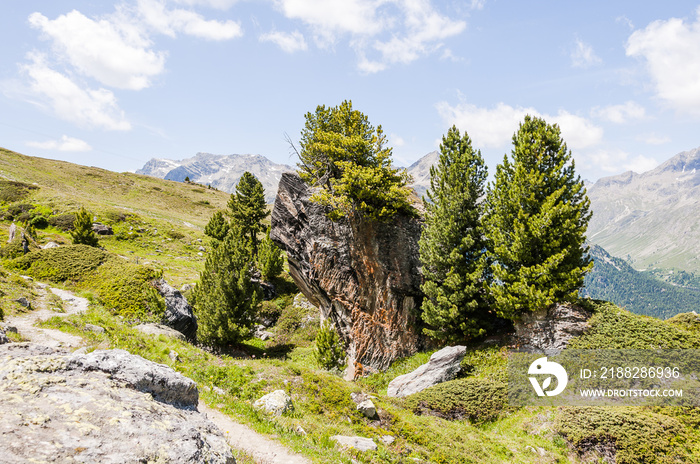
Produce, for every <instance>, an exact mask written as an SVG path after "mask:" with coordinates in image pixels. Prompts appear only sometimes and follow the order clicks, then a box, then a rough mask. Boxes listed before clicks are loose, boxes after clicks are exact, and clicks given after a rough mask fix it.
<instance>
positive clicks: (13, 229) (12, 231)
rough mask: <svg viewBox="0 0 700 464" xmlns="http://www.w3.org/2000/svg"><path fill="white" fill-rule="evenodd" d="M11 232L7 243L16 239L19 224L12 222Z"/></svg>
mask: <svg viewBox="0 0 700 464" xmlns="http://www.w3.org/2000/svg"><path fill="white" fill-rule="evenodd" d="M9 234H10V237H9V238H8V239H7V243H12V241H13V240H14V239H15V235H17V225H16V224H15V223H14V222H13V223H12V224H10V230H9Z"/></svg>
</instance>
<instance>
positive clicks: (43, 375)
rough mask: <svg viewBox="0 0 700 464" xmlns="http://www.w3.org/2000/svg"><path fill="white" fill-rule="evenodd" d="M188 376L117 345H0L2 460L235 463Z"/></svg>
mask: <svg viewBox="0 0 700 464" xmlns="http://www.w3.org/2000/svg"><path fill="white" fill-rule="evenodd" d="M197 396H198V395H197V388H196V386H195V384H194V382H192V380H190V379H188V378H186V377H184V376H182V375H180V374H178V373H176V372H175V371H173V370H172V369H170V368H169V367H167V366H164V365H160V364H155V363H152V362H150V361H147V360H145V359H143V358H141V357H139V356H134V355H131V354H129V353H127V352H125V351H122V350H110V351H95V352H93V353H89V354H71V355H69V354H66V353H64V352H60V351H56V350H55V349H53V348H49V347H46V346H41V345H35V344H31V343H8V344H5V345H2V346H0V409H1V410H3V411H6V412H7V414H3V419H2V421H0V449H2V456H1V457H0V461H2V462H28V461H27V459H29V458H31V459H32V462H82V463H108V462H115V463H116V462H169V463H182V464H185V463H187V464H191V463H195V462H196V463H209V464H235V460H234V458H233V455H232V453H231V449H230V447H229V446H228V444H227V443H226V440H225V438H224V437H223V434H222V433H221V431H220V430H219V429H218V428H216V426H215V425H214V424H213V423H211V422H210V421H209V420H207V419H206V418H205V417H204V416H203V415H201V414H200V413H198V412H197V410H196V409H195V408H196V405H197Z"/></svg>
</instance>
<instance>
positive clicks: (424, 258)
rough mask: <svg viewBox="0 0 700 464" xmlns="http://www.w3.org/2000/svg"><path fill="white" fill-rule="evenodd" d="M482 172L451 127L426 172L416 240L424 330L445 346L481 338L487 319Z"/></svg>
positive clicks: (481, 163)
mask: <svg viewBox="0 0 700 464" xmlns="http://www.w3.org/2000/svg"><path fill="white" fill-rule="evenodd" d="M486 177H487V168H486V166H485V164H484V160H483V158H482V157H481V152H480V151H478V150H474V149H473V148H472V143H471V140H470V138H469V136H468V135H467V133H466V132H465V133H464V135H463V136H460V133H459V130H458V129H457V128H456V127H455V126H452V128H450V129H449V130H448V131H447V135H446V136H443V137H442V144H441V145H440V155H439V158H438V162H437V164H436V165H434V166H432V167H431V168H430V188H429V189H428V192H427V196H428V199H429V200H430V201H426V202H425V207H426V215H425V227H424V228H423V233H422V235H421V238H420V242H419V245H420V260H421V263H422V265H423V276H424V279H425V280H424V283H423V285H422V287H421V288H422V290H423V292H424V293H425V299H424V300H423V307H422V309H423V314H422V317H423V321H424V322H425V323H426V324H427V325H428V328H425V329H424V331H425V333H426V334H428V335H429V336H431V337H433V338H437V339H441V340H446V341H449V342H460V341H465V340H470V339H473V338H476V337H479V336H483V335H485V334H486V331H487V329H488V328H489V321H490V320H491V319H493V314H492V313H491V312H490V300H489V297H488V283H487V272H486V271H487V268H488V267H487V264H486V242H485V239H484V236H483V230H482V227H481V217H482V211H483V207H482V205H481V204H480V200H482V197H483V195H484V188H485V183H486Z"/></svg>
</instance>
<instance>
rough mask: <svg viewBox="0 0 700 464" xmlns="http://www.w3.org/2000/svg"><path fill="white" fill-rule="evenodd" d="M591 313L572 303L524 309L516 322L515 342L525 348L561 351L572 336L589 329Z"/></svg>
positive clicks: (547, 351) (529, 350) (551, 351)
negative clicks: (537, 308)
mask: <svg viewBox="0 0 700 464" xmlns="http://www.w3.org/2000/svg"><path fill="white" fill-rule="evenodd" d="M591 316H592V313H591V312H590V311H587V310H586V309H584V308H582V307H580V306H576V305H573V304H570V303H557V304H555V305H552V306H550V307H549V308H547V309H542V310H539V311H533V312H528V313H525V314H523V315H522V316H521V318H520V320H517V321H515V322H514V324H513V325H514V327H515V334H514V335H513V344H515V345H516V346H517V347H518V348H519V349H520V350H521V351H525V352H530V353H544V354H546V355H548V356H553V355H556V354H559V353H560V352H561V350H563V349H564V348H566V346H567V345H568V344H569V341H570V340H571V339H572V338H574V337H577V336H579V335H581V334H582V333H583V332H585V331H586V329H588V327H589V326H588V319H590V318H591Z"/></svg>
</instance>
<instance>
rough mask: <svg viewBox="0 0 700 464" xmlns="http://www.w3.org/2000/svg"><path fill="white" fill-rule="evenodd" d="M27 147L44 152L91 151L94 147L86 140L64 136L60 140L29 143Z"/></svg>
mask: <svg viewBox="0 0 700 464" xmlns="http://www.w3.org/2000/svg"><path fill="white" fill-rule="evenodd" d="M27 146H30V147H33V148H40V149H42V150H58V151H74V152H80V151H91V150H92V147H91V146H90V145H89V144H88V143H87V142H85V141H84V140H80V139H76V138H73V137H68V136H67V135H64V136H62V137H61V139H60V140H48V141H46V142H27Z"/></svg>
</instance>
